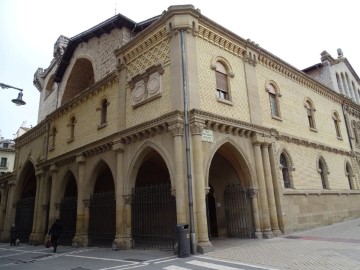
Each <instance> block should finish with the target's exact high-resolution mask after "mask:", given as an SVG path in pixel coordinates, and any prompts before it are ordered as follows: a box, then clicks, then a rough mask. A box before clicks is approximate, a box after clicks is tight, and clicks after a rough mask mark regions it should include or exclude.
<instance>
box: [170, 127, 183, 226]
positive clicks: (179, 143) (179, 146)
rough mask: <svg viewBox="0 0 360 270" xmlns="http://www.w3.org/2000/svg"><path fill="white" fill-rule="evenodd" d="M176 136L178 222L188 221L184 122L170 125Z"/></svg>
mask: <svg viewBox="0 0 360 270" xmlns="http://www.w3.org/2000/svg"><path fill="white" fill-rule="evenodd" d="M169 129H170V130H171V132H172V134H173V136H174V162H175V179H174V182H175V196H176V220H177V223H178V224H181V223H183V224H184V223H186V208H185V204H186V202H185V190H184V180H185V179H186V178H185V177H184V158H183V156H184V153H185V151H184V149H183V133H184V125H183V123H176V124H173V125H171V126H170V127H169Z"/></svg>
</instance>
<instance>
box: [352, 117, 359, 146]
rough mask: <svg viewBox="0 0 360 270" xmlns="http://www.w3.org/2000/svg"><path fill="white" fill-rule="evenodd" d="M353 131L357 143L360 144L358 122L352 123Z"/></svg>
mask: <svg viewBox="0 0 360 270" xmlns="http://www.w3.org/2000/svg"><path fill="white" fill-rule="evenodd" d="M352 130H353V135H354V139H355V143H356V144H359V134H358V130H357V128H356V122H355V121H352Z"/></svg>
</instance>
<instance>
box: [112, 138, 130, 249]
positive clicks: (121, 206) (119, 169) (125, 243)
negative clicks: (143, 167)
mask: <svg viewBox="0 0 360 270" xmlns="http://www.w3.org/2000/svg"><path fill="white" fill-rule="evenodd" d="M113 150H114V151H115V152H116V183H115V192H116V193H115V197H116V236H115V239H114V242H113V248H114V249H120V250H126V249H129V248H131V237H130V234H127V233H126V229H125V227H126V219H127V217H126V215H125V213H126V210H125V200H124V181H125V172H124V151H125V145H124V143H122V142H117V143H115V144H114V146H113ZM130 218H131V216H130ZM130 226H131V225H130Z"/></svg>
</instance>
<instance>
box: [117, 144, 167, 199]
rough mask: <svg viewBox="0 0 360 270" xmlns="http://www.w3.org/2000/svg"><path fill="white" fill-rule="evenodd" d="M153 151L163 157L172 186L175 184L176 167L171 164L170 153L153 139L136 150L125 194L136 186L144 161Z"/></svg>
mask: <svg viewBox="0 0 360 270" xmlns="http://www.w3.org/2000/svg"><path fill="white" fill-rule="evenodd" d="M151 152H156V153H157V154H159V155H160V156H161V158H162V159H163V161H164V163H165V165H166V167H167V169H168V171H169V176H170V182H171V186H174V180H173V179H174V168H173V166H172V165H171V164H172V163H171V158H170V154H169V153H168V152H167V150H166V148H165V147H163V146H162V145H160V144H158V143H156V142H154V141H152V140H147V141H145V142H144V143H143V144H142V145H141V146H140V147H139V148H138V149H137V150H136V152H135V154H134V156H133V158H132V160H131V162H130V166H129V170H128V172H127V177H126V179H127V181H125V189H124V192H125V194H130V193H131V189H132V188H133V187H135V184H136V177H137V173H138V171H139V169H140V166H141V165H142V163H143V161H144V160H145V159H146V158H147V157H148V155H149V154H150V153H151Z"/></svg>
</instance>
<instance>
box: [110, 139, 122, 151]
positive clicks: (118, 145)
mask: <svg viewBox="0 0 360 270" xmlns="http://www.w3.org/2000/svg"><path fill="white" fill-rule="evenodd" d="M112 150H113V151H115V152H116V153H124V151H125V144H124V143H123V142H122V141H116V142H114V144H113V146H112Z"/></svg>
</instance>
